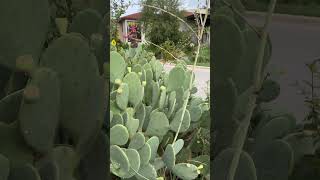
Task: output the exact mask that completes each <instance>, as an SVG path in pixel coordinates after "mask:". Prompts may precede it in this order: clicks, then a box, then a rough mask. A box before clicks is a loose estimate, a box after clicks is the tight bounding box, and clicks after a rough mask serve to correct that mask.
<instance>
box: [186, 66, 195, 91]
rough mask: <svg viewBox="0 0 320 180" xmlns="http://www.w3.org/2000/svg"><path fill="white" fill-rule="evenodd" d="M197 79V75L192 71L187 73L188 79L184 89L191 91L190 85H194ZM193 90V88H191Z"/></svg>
mask: <svg viewBox="0 0 320 180" xmlns="http://www.w3.org/2000/svg"><path fill="white" fill-rule="evenodd" d="M191 78H192V81H191ZM195 79H196V76H195V74H194V73H193V72H192V71H190V70H189V71H187V72H186V78H185V80H184V86H183V87H184V89H189V88H190V83H191V85H192V84H193V83H194V80H195ZM191 88H192V86H191Z"/></svg>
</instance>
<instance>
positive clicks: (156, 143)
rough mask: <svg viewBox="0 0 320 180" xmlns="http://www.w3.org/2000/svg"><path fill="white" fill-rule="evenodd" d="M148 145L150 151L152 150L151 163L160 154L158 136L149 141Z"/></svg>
mask: <svg viewBox="0 0 320 180" xmlns="http://www.w3.org/2000/svg"><path fill="white" fill-rule="evenodd" d="M146 144H149V146H150V149H151V157H150V161H153V160H154V159H155V158H156V156H157V152H158V147H159V144H160V141H159V138H158V137H157V136H152V137H151V138H150V139H148V140H147V142H146Z"/></svg>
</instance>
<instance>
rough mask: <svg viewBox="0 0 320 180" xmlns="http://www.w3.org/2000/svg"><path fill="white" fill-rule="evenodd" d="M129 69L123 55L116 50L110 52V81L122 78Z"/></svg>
mask: <svg viewBox="0 0 320 180" xmlns="http://www.w3.org/2000/svg"><path fill="white" fill-rule="evenodd" d="M126 69H127V65H126V62H125V61H124V59H123V57H122V56H121V55H120V54H119V53H117V52H115V51H111V52H110V82H112V83H114V82H115V80H116V79H122V78H123V76H124V74H125V72H126Z"/></svg>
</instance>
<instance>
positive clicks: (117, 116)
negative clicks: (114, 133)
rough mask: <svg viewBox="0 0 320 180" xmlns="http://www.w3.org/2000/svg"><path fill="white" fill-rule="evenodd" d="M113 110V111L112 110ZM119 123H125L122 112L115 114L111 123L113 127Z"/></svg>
mask: <svg viewBox="0 0 320 180" xmlns="http://www.w3.org/2000/svg"><path fill="white" fill-rule="evenodd" d="M111 112H112V111H111ZM117 124H121V125H124V122H123V118H122V116H121V115H120V114H114V115H113V118H112V122H111V123H110V127H113V126H115V125H117Z"/></svg>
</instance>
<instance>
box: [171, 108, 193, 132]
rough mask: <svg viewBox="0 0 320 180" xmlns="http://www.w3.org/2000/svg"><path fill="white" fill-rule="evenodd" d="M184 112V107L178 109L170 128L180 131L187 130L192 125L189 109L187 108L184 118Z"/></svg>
mask: <svg viewBox="0 0 320 180" xmlns="http://www.w3.org/2000/svg"><path fill="white" fill-rule="evenodd" d="M182 113H183V108H181V109H179V110H178V111H177V113H176V114H175V116H174V118H173V120H172V121H171V123H170V129H171V130H172V131H174V132H178V130H179V133H181V132H185V131H187V130H188V128H189V127H190V122H191V119H190V112H189V110H188V109H186V110H185V112H184V116H183V118H182ZM181 121H182V122H181ZM180 124H181V125H180ZM179 126H180V129H179Z"/></svg>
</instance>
